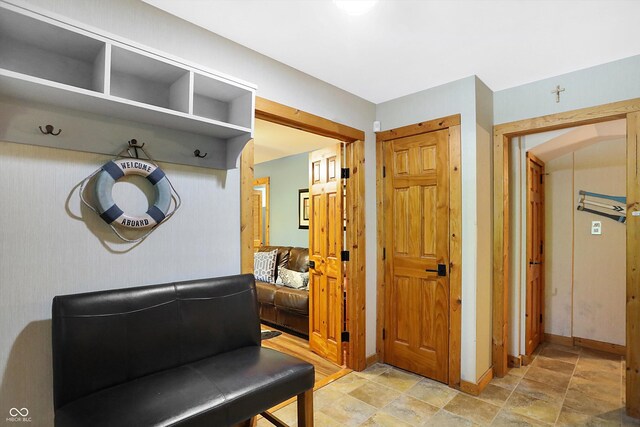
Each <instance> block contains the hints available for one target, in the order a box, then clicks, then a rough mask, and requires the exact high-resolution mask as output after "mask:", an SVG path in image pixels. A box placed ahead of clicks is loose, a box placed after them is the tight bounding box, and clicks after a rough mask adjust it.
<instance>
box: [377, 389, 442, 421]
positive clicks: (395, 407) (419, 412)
mask: <svg viewBox="0 0 640 427" xmlns="http://www.w3.org/2000/svg"><path fill="white" fill-rule="evenodd" d="M438 410H439V408H436V407H435V406H433V405H429V404H428V403H425V402H423V401H421V400H418V399H416V398H413V397H411V396H407V395H402V396H400V397H399V398H397V399H396V400H394V401H393V402H391V403H389V404H388V405H387V406H385V407H384V408H382V409H381V410H380V411H379V413H383V414H387V415H391V416H393V417H395V418H397V419H399V420H402V421H404V422H406V423H408V424H411V425H415V426H417V425H421V424H424V422H426V421H427V420H428V419H429V418H431V417H432V416H433V415H434V414H435V413H436V412H438Z"/></svg>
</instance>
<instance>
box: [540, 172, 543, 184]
mask: <svg viewBox="0 0 640 427" xmlns="http://www.w3.org/2000/svg"><path fill="white" fill-rule="evenodd" d="M543 179H544V178H543V175H542V174H540V184H544V181H543Z"/></svg>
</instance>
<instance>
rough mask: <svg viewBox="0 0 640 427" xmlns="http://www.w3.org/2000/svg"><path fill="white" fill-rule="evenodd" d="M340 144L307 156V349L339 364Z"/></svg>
mask: <svg viewBox="0 0 640 427" xmlns="http://www.w3.org/2000/svg"><path fill="white" fill-rule="evenodd" d="M340 156H341V153H340V144H336V145H335V146H334V147H330V148H325V149H322V150H317V151H314V152H312V153H311V154H309V212H310V214H309V261H310V267H309V346H310V347H311V350H313V351H314V352H316V353H317V354H319V355H321V356H323V357H325V358H327V359H329V360H331V361H333V362H335V363H337V364H339V365H341V364H342V340H341V333H342V317H343V316H342V314H343V311H342V310H343V296H342V261H341V258H340V255H341V251H342V227H343V220H342V210H343V207H342V200H343V198H342V180H341V173H340V172H341V169H340V165H341V161H340Z"/></svg>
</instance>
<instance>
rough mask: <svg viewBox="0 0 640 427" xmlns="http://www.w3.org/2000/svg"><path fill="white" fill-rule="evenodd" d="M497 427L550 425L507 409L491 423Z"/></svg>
mask: <svg viewBox="0 0 640 427" xmlns="http://www.w3.org/2000/svg"><path fill="white" fill-rule="evenodd" d="M491 425H492V426H495V427H528V426H548V425H550V424H547V423H544V422H542V421H539V420H534V419H533V418H528V417H525V416H523V415H520V414H516V413H514V412H511V411H509V410H507V409H502V410H501V411H500V412H499V413H498V416H496V418H495V419H494V420H493V423H491Z"/></svg>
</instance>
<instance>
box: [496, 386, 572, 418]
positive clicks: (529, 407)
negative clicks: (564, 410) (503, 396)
mask: <svg viewBox="0 0 640 427" xmlns="http://www.w3.org/2000/svg"><path fill="white" fill-rule="evenodd" d="M561 407H562V402H547V401H546V400H541V399H536V398H535V397H531V396H527V395H525V394H521V393H518V392H517V391H514V392H513V393H512V394H511V397H509V400H507V403H506V404H505V406H504V408H505V409H507V410H510V411H511V412H514V413H516V414H518V415H523V416H525V417H528V418H533V419H536V420H539V421H544V422H546V423H554V422H555V421H556V418H558V414H559V413H560V409H561Z"/></svg>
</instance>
